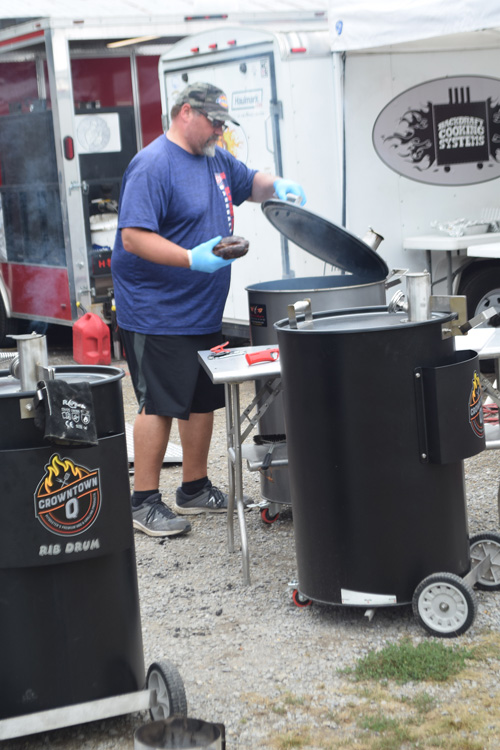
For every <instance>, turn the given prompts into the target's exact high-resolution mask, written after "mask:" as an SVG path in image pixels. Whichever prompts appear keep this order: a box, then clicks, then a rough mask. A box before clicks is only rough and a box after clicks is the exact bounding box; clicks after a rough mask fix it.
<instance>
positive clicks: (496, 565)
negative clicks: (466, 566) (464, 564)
mask: <svg viewBox="0 0 500 750" xmlns="http://www.w3.org/2000/svg"><path fill="white" fill-rule="evenodd" d="M486 555H489V556H490V559H491V566H490V568H489V569H488V570H487V571H486V572H485V574H484V576H482V577H481V578H479V579H478V580H477V581H476V588H478V589H482V590H484V591H500V534H497V533H496V532H495V531H486V532H484V533H483V534H476V535H475V536H471V538H470V557H471V563H472V566H474V565H477V564H478V563H480V562H481V561H482V560H484V558H485V557H486Z"/></svg>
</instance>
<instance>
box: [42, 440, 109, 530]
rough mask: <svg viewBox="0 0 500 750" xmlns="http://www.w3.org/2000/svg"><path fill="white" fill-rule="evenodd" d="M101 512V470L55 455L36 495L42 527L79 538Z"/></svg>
mask: <svg viewBox="0 0 500 750" xmlns="http://www.w3.org/2000/svg"><path fill="white" fill-rule="evenodd" d="M100 508H101V487H100V478H99V469H88V468H87V467H86V466H81V465H78V464H75V463H74V462H73V461H72V460H71V459H69V458H61V456H59V454H58V453H54V454H53V456H51V459H50V461H49V463H48V464H47V465H46V466H45V474H44V476H43V477H42V479H41V480H40V482H39V484H38V487H37V488H36V491H35V515H36V517H37V518H38V520H39V521H40V523H41V524H42V526H45V528H46V529H48V530H49V531H51V532H52V533H53V534H58V535H59V536H65V537H68V536H76V535H77V534H81V533H82V532H83V531H87V530H88V529H89V528H90V527H91V526H92V524H93V523H94V522H95V520H96V518H97V516H98V515H99V511H100Z"/></svg>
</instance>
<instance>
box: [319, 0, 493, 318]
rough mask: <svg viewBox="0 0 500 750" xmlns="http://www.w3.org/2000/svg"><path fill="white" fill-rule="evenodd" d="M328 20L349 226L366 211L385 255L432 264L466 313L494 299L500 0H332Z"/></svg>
mask: <svg viewBox="0 0 500 750" xmlns="http://www.w3.org/2000/svg"><path fill="white" fill-rule="evenodd" d="M329 25H330V34H331V48H332V52H333V64H334V66H335V65H337V66H342V75H341V76H337V77H336V79H335V81H336V83H338V84H339V86H340V89H339V91H337V101H341V102H342V113H341V117H342V120H343V123H344V126H343V137H342V147H341V148H342V152H343V155H344V161H343V170H342V171H343V174H344V175H345V180H344V185H343V189H342V201H343V212H344V213H345V216H346V223H347V226H348V228H349V229H350V230H351V231H353V232H354V233H356V234H359V233H361V232H362V231H364V228H365V226H366V223H367V221H368V222H370V223H372V224H373V225H374V226H376V228H377V231H379V232H380V233H381V234H383V235H384V237H385V241H384V243H383V244H382V245H381V247H380V253H381V255H383V256H384V258H385V260H386V262H387V263H388V265H389V266H403V267H408V268H410V269H412V270H423V269H424V267H429V266H431V268H432V276H433V282H434V285H435V286H434V289H435V291H449V290H450V289H453V291H454V292H455V293H459V294H466V295H467V299H468V308H469V315H471V314H473V313H474V312H476V311H478V310H481V309H485V308H486V307H489V306H491V305H494V306H495V307H496V308H497V309H498V310H500V234H495V233H492V231H491V230H492V229H498V228H499V226H500V225H498V224H496V223H495V222H498V220H499V219H500V179H499V178H500V128H499V123H500V109H499V108H500V74H499V73H498V71H499V70H500V6H499V4H498V2H496V1H495V0H485V1H484V2H481V3H477V2H474V1H473V0H453V2H452V1H450V0H432V1H431V0H415V1H414V2H412V3H400V2H396V1H395V0H381V2H377V3H372V2H370V1H369V0H340V1H339V2H337V1H336V0H330V4H329ZM460 220H462V221H460ZM474 222H478V224H474ZM488 222H489V224H490V225H489V227H488V230H489V231H488V232H487V233H486V234H484V233H483V231H484V230H483V228H481V227H480V226H479V223H488ZM467 224H469V226H466V225H467ZM440 225H445V226H446V230H443V229H442V230H441V231H440V229H439V226H440ZM450 225H451V226H450ZM475 227H477V229H476V228H475ZM485 228H486V227H485ZM460 230H463V231H465V232H467V234H465V235H463V236H458V232H459V231H460ZM469 233H470V234H469ZM440 280H444V283H441V284H440V283H439V282H440ZM446 282H447V283H446Z"/></svg>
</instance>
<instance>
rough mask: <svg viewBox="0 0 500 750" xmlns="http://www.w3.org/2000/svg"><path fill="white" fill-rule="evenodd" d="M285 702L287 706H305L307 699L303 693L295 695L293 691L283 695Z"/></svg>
mask: <svg viewBox="0 0 500 750" xmlns="http://www.w3.org/2000/svg"><path fill="white" fill-rule="evenodd" d="M283 703H284V704H285V705H286V706H303V705H304V703H305V700H304V698H303V697H302V696H301V695H294V694H293V693H285V695H284V696H283Z"/></svg>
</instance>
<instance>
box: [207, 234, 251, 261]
mask: <svg viewBox="0 0 500 750" xmlns="http://www.w3.org/2000/svg"><path fill="white" fill-rule="evenodd" d="M248 247H249V242H248V240H246V239H245V238H244V237H238V236H237V235H233V236H232V237H223V238H222V239H221V241H220V242H218V243H217V245H215V247H213V248H212V252H213V253H214V255H218V256H219V257H220V258H224V259H225V260H231V259H232V258H241V257H242V256H243V255H246V254H247V253H248Z"/></svg>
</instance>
